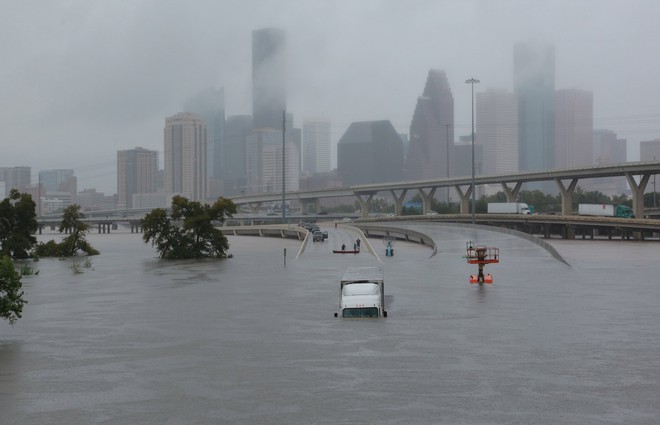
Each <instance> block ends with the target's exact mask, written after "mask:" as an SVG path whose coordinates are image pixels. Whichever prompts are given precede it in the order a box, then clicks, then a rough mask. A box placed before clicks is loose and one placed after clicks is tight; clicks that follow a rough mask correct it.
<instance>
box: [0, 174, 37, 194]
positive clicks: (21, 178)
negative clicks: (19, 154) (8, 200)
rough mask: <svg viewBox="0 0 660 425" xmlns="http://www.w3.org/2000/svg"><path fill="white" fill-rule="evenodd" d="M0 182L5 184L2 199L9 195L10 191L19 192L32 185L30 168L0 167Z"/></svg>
mask: <svg viewBox="0 0 660 425" xmlns="http://www.w3.org/2000/svg"><path fill="white" fill-rule="evenodd" d="M0 182H4V183H5V185H4V186H5V191H4V192H2V193H0V195H4V196H3V199H4V198H5V197H7V196H8V195H9V192H11V190H12V189H17V190H19V191H20V190H21V189H24V188H27V187H29V186H30V184H31V183H32V169H31V168H30V167H0Z"/></svg>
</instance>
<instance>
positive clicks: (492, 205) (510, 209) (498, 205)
mask: <svg viewBox="0 0 660 425" xmlns="http://www.w3.org/2000/svg"><path fill="white" fill-rule="evenodd" d="M531 213H532V212H531V210H530V209H529V205H527V204H526V203H524V202H489V203H488V214H531Z"/></svg>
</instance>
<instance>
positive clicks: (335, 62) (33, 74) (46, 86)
mask: <svg viewBox="0 0 660 425" xmlns="http://www.w3.org/2000/svg"><path fill="white" fill-rule="evenodd" d="M1 1H2V9H1V10H2V13H1V14H0V54H1V59H0V63H1V64H2V65H1V66H0V103H1V111H2V113H1V114H0V128H1V129H2V131H1V133H0V134H1V135H0V166H4V167H13V166H23V165H26V166H31V167H32V173H33V180H34V179H36V175H37V173H38V171H39V170H43V169H54V168H73V169H75V171H76V175H77V176H78V190H83V189H86V188H92V187H96V188H97V190H100V191H103V192H105V193H106V195H109V194H113V193H115V192H116V156H117V150H120V149H131V148H134V147H136V146H141V147H144V148H148V149H154V150H158V151H159V152H162V151H163V127H164V121H165V117H167V116H170V115H173V114H175V113H177V112H180V111H182V105H183V103H184V102H185V101H186V100H187V99H188V98H190V97H191V96H193V95H195V94H197V93H198V92H199V91H200V90H203V89H205V88H211V87H215V88H218V87H224V90H225V108H226V115H236V114H251V112H252V106H251V101H252V95H251V93H252V92H251V34H252V30H254V29H258V28H264V27H279V28H283V29H285V30H286V38H287V62H288V64H287V65H288V70H287V71H288V76H287V79H288V81H287V92H288V93H287V110H288V112H292V113H293V114H294V115H295V120H294V123H295V125H296V126H297V127H300V125H301V123H302V120H303V119H304V118H306V117H325V118H327V119H328V120H330V121H332V138H333V141H334V142H336V141H337V140H338V139H339V138H340V137H341V135H342V134H343V132H344V130H345V129H346V127H348V125H349V124H350V123H351V122H353V121H361V120H380V119H388V120H390V121H392V123H393V125H394V127H395V128H396V129H397V131H399V132H401V133H406V134H407V133H408V132H409V126H410V120H411V118H412V114H413V111H414V107H415V103H416V99H417V97H418V96H420V95H421V93H422V91H423V88H424V83H425V82H426V77H427V74H428V71H429V69H431V68H434V69H440V70H444V71H446V73H447V76H448V78H449V83H450V87H451V90H452V93H453V95H454V101H455V117H456V122H455V127H456V128H455V133H456V137H458V136H460V135H464V134H469V133H470V105H471V104H470V102H471V97H470V86H469V85H467V84H465V80H466V79H468V78H471V77H475V78H477V79H479V80H480V81H481V83H480V84H478V85H476V86H475V93H478V92H480V91H483V90H486V89H488V88H503V89H508V90H512V89H513V45H514V44H515V43H517V42H526V41H533V42H541V43H549V44H552V45H554V46H555V63H556V81H555V87H556V88H557V89H561V88H579V89H584V90H590V91H593V93H594V127H595V128H607V129H610V130H614V131H616V132H617V133H618V134H619V137H621V138H626V139H628V142H629V149H628V156H629V160H639V153H638V152H639V149H638V142H639V141H641V140H652V139H655V138H660V80H659V78H658V76H659V75H660V54H659V53H660V25H658V18H659V17H660V2H659V1H657V0H632V1H608V0H581V1H575V0H548V1H546V2H540V1H531V0H520V1H502V0H500V1H477V0H471V1H468V0H455V1H442V0H413V1H410V0H405V1H404V0H401V1H398V0H360V1H340V0H297V1H296V0H278V1H271V0H233V1H229V0H225V1H214V0H208V1H202V0H187V1H166V0H132V1H131V0H123V1H121V0H117V1H108V0H53V1H49V0H41V1H37V0H20V1H19V0H1ZM333 166H336V164H333ZM161 167H162V162H161Z"/></svg>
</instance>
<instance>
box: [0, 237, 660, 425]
mask: <svg viewBox="0 0 660 425" xmlns="http://www.w3.org/2000/svg"><path fill="white" fill-rule="evenodd" d="M324 230H325V229H324ZM327 230H329V232H330V235H329V236H330V237H329V238H328V240H327V241H326V242H322V243H321V242H317V243H316V244H310V245H309V246H308V249H307V251H306V252H305V254H303V255H302V256H301V257H300V259H297V260H295V259H294V257H295V256H293V255H289V257H288V259H287V267H286V268H285V267H284V265H283V249H284V248H286V249H287V252H289V253H291V254H293V253H297V252H298V248H299V247H300V242H299V241H294V240H280V239H270V238H251V237H242V238H241V237H233V238H231V239H230V241H231V244H232V245H231V251H232V253H234V255H235V257H234V258H233V259H229V260H200V261H164V260H161V259H159V258H156V255H155V252H154V250H153V249H152V248H151V247H150V246H148V245H145V244H144V243H142V241H141V239H140V236H139V235H131V234H126V233H124V234H119V233H115V234H110V235H90V240H91V243H92V245H93V246H95V247H96V248H97V249H99V250H100V251H101V252H102V255H100V256H98V257H93V258H92V261H93V266H92V267H91V268H89V269H84V270H83V271H84V273H82V274H78V275H76V274H73V273H72V271H71V270H70V269H69V268H68V266H69V265H70V264H71V263H73V262H75V261H80V260H79V259H78V260H75V259H74V260H67V261H58V260H56V259H43V260H41V261H39V262H38V263H36V267H37V268H38V269H39V270H40V273H39V275H38V276H34V277H30V278H26V279H25V280H24V290H25V292H26V297H27V299H28V301H29V304H27V305H26V307H25V310H24V317H23V319H21V320H19V321H18V322H17V324H16V325H15V326H14V327H11V326H9V325H7V324H6V323H0V378H1V382H2V383H1V385H0V408H1V412H2V421H0V422H2V424H3V425H4V424H7V423H8V424H27V423H49V424H127V423H131V424H141V423H145V424H146V423H158V424H217V423H236V424H246V423H269V424H292V423H299V424H311V423H315V424H343V423H355V421H356V418H357V419H359V421H360V422H363V423H377V422H378V423H385V424H399V423H402V424H403V423H405V424H409V423H420V424H422V423H423V424H428V423H447V424H455V423H469V424H511V423H529V424H532V423H547V424H575V423H594V424H655V423H657V418H658V417H659V415H660V408H659V407H658V406H657V395H658V394H660V379H659V378H660V358H659V357H658V356H657V353H658V352H659V350H660V337H659V335H660V334H659V333H658V331H657V323H658V322H659V320H658V319H660V312H659V310H658V308H657V300H658V299H660V289H659V287H658V285H657V279H656V278H655V277H656V276H658V274H659V272H660V266H659V265H658V262H657V261H655V257H657V253H658V249H660V248H658V247H657V245H656V244H654V243H644V244H639V243H634V242H623V241H611V242H607V241H605V242H594V241H572V242H571V241H553V242H552V243H553V245H554V246H555V247H556V248H557V249H558V250H559V252H560V253H561V254H562V255H563V256H564V257H565V258H566V259H567V261H568V262H569V263H570V264H571V265H570V267H569V266H566V265H565V264H563V263H560V262H559V261H556V260H555V259H553V258H552V256H550V255H549V254H548V253H547V252H545V251H544V250H543V249H541V248H540V247H538V246H537V245H534V244H532V243H530V242H528V241H525V240H521V239H518V238H515V237H513V236H510V235H503V234H500V233H497V232H487V231H483V230H471V229H453V228H451V227H446V226H431V225H430V226H425V228H424V231H426V232H428V233H431V234H432V235H433V237H434V239H435V240H436V241H437V243H438V254H437V255H435V256H433V257H432V258H430V254H431V252H430V250H428V249H427V248H425V247H420V246H417V245H407V244H405V243H402V242H399V243H397V245H396V255H395V256H394V257H385V256H384V255H383V254H379V256H380V258H381V260H382V261H383V263H384V267H385V276H386V283H385V293H386V309H387V310H388V318H386V319H376V320H359V319H352V320H342V319H341V318H334V317H333V315H334V313H335V312H336V311H337V307H338V303H339V279H340V278H341V276H342V274H343V272H344V270H345V269H346V267H349V266H353V265H373V264H375V263H376V262H377V260H376V259H375V258H374V257H373V256H371V255H368V254H367V253H362V252H361V253H360V254H358V255H333V254H332V253H331V250H332V249H333V246H334V245H336V244H339V245H341V243H342V241H350V240H354V239H355V236H354V235H353V234H350V232H347V231H346V230H338V231H335V230H334V228H329V229H327ZM42 237H43V236H42ZM466 240H476V241H478V242H479V243H483V244H485V245H489V246H497V247H499V248H500V253H501V263H500V264H497V265H489V266H488V272H489V273H492V274H493V276H494V284H493V285H492V286H490V285H489V286H481V287H480V286H478V285H470V284H469V283H468V275H469V274H472V273H474V272H475V270H476V267H474V266H471V265H468V264H466V261H465V258H463V255H464V251H465V241H466ZM381 245H382V244H380V241H378V240H376V241H373V246H374V248H375V249H376V250H379V249H381V250H382V249H383V247H382V246H381ZM5 412H10V414H5Z"/></svg>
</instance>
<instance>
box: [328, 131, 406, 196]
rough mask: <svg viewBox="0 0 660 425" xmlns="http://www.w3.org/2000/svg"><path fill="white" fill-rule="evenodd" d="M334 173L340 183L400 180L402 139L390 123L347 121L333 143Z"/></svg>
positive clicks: (354, 183)
mask: <svg viewBox="0 0 660 425" xmlns="http://www.w3.org/2000/svg"><path fill="white" fill-rule="evenodd" d="M337 175H338V177H339V179H340V180H341V182H342V184H343V185H344V186H352V185H356V184H368V183H385V182H393V181H400V180H402V178H403V143H402V142H401V137H399V134H398V133H397V132H396V130H395V129H394V126H392V123H391V122H390V121H363V122H354V123H351V125H350V126H348V129H346V132H345V133H344V135H343V136H341V139H339V142H338V143H337Z"/></svg>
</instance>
